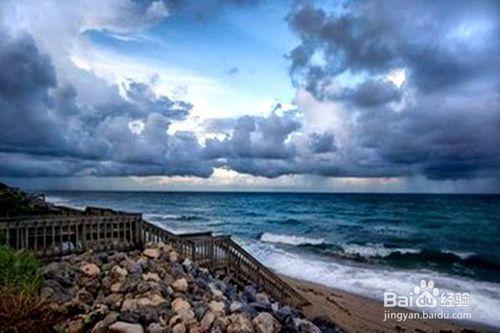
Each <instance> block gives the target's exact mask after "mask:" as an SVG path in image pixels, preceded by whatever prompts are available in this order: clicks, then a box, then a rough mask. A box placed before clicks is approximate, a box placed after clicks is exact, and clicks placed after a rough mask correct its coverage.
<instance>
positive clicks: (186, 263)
mask: <svg viewBox="0 0 500 333" xmlns="http://www.w3.org/2000/svg"><path fill="white" fill-rule="evenodd" d="M182 266H184V268H186V269H191V268H192V266H193V262H192V261H191V260H189V259H188V258H186V259H184V261H183V262H182Z"/></svg>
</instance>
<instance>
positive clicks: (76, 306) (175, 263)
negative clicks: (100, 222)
mask: <svg viewBox="0 0 500 333" xmlns="http://www.w3.org/2000/svg"><path fill="white" fill-rule="evenodd" d="M42 274H43V277H44V282H43V286H42V288H41V296H42V297H43V298H44V299H45V300H46V301H47V302H49V304H50V308H51V309H53V310H54V311H56V312H58V313H61V314H63V316H64V318H66V320H65V321H63V322H62V323H60V324H58V325H57V326H56V327H55V330H56V331H58V332H70V333H76V332H93V333H101V332H114V333H141V332H150V333H164V332H172V333H185V332H190V333H194V332H228V333H236V332H241V333H246V332H259V333H277V332H302V333H306V332H307V333H315V332H321V330H320V329H319V328H318V327H317V326H316V325H314V324H313V323H312V322H310V321H308V320H307V319H305V318H304V316H303V315H302V313H301V312H300V311H298V310H296V309H293V308H290V307H289V306H286V305H282V304H279V303H278V302H276V301H274V300H272V299H271V298H270V297H268V296H267V295H266V294H265V293H263V292H259V291H258V289H257V288H256V287H255V286H251V285H248V286H246V287H245V288H243V289H241V288H240V289H238V288H237V287H236V286H235V285H234V284H232V283H226V282H224V281H222V280H221V279H218V278H216V277H214V276H213V275H211V274H210V273H209V272H208V271H207V270H206V269H204V268H200V267H198V266H197V265H196V264H193V263H192V262H191V261H190V260H189V259H185V260H182V259H181V258H179V255H178V254H177V253H176V252H175V251H173V250H172V249H171V248H170V247H169V246H167V245H164V244H157V245H154V246H153V245H151V246H149V247H147V248H146V249H145V250H144V251H142V252H141V251H131V252H127V253H125V252H110V253H91V252H87V253H84V254H81V255H71V256H68V257H65V258H64V259H62V260H61V261H58V262H52V263H50V264H48V265H47V266H45V267H44V268H43V271H42ZM335 329H336V328H335V327H334V326H331V327H326V329H323V330H326V331H335Z"/></svg>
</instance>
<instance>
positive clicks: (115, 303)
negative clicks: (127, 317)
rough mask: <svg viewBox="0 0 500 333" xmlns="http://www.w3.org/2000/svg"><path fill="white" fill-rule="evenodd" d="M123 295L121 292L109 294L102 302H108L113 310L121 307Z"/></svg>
mask: <svg viewBox="0 0 500 333" xmlns="http://www.w3.org/2000/svg"><path fill="white" fill-rule="evenodd" d="M122 300H123V296H122V295H119V294H109V295H108V296H106V297H105V298H104V299H103V300H102V302H103V303H104V304H106V305H107V306H108V307H109V308H110V309H112V310H118V309H120V307H121V305H122Z"/></svg>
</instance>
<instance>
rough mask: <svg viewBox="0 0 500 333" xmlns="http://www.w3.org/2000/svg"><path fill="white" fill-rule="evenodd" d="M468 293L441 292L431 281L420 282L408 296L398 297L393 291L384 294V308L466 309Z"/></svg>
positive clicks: (468, 299) (468, 298)
mask: <svg viewBox="0 0 500 333" xmlns="http://www.w3.org/2000/svg"><path fill="white" fill-rule="evenodd" d="M469 305H470V295H469V293H452V292H441V291H440V290H439V289H438V288H436V287H435V284H434V281H432V280H428V281H427V280H420V283H419V284H418V285H417V286H415V287H413V290H412V292H410V293H409V294H408V295H398V294H397V293H395V292H393V291H386V292H384V306H385V307H389V308H390V307H405V308H407V307H418V308H435V307H437V306H441V307H468V306H469Z"/></svg>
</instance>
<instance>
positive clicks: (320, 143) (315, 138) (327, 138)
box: [309, 133, 337, 154]
mask: <svg viewBox="0 0 500 333" xmlns="http://www.w3.org/2000/svg"><path fill="white" fill-rule="evenodd" d="M309 148H310V149H311V151H312V152H314V153H317V154H321V153H330V152H334V151H336V150H337V147H335V136H334V135H333V133H322V134H318V133H312V134H310V135H309Z"/></svg>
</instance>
